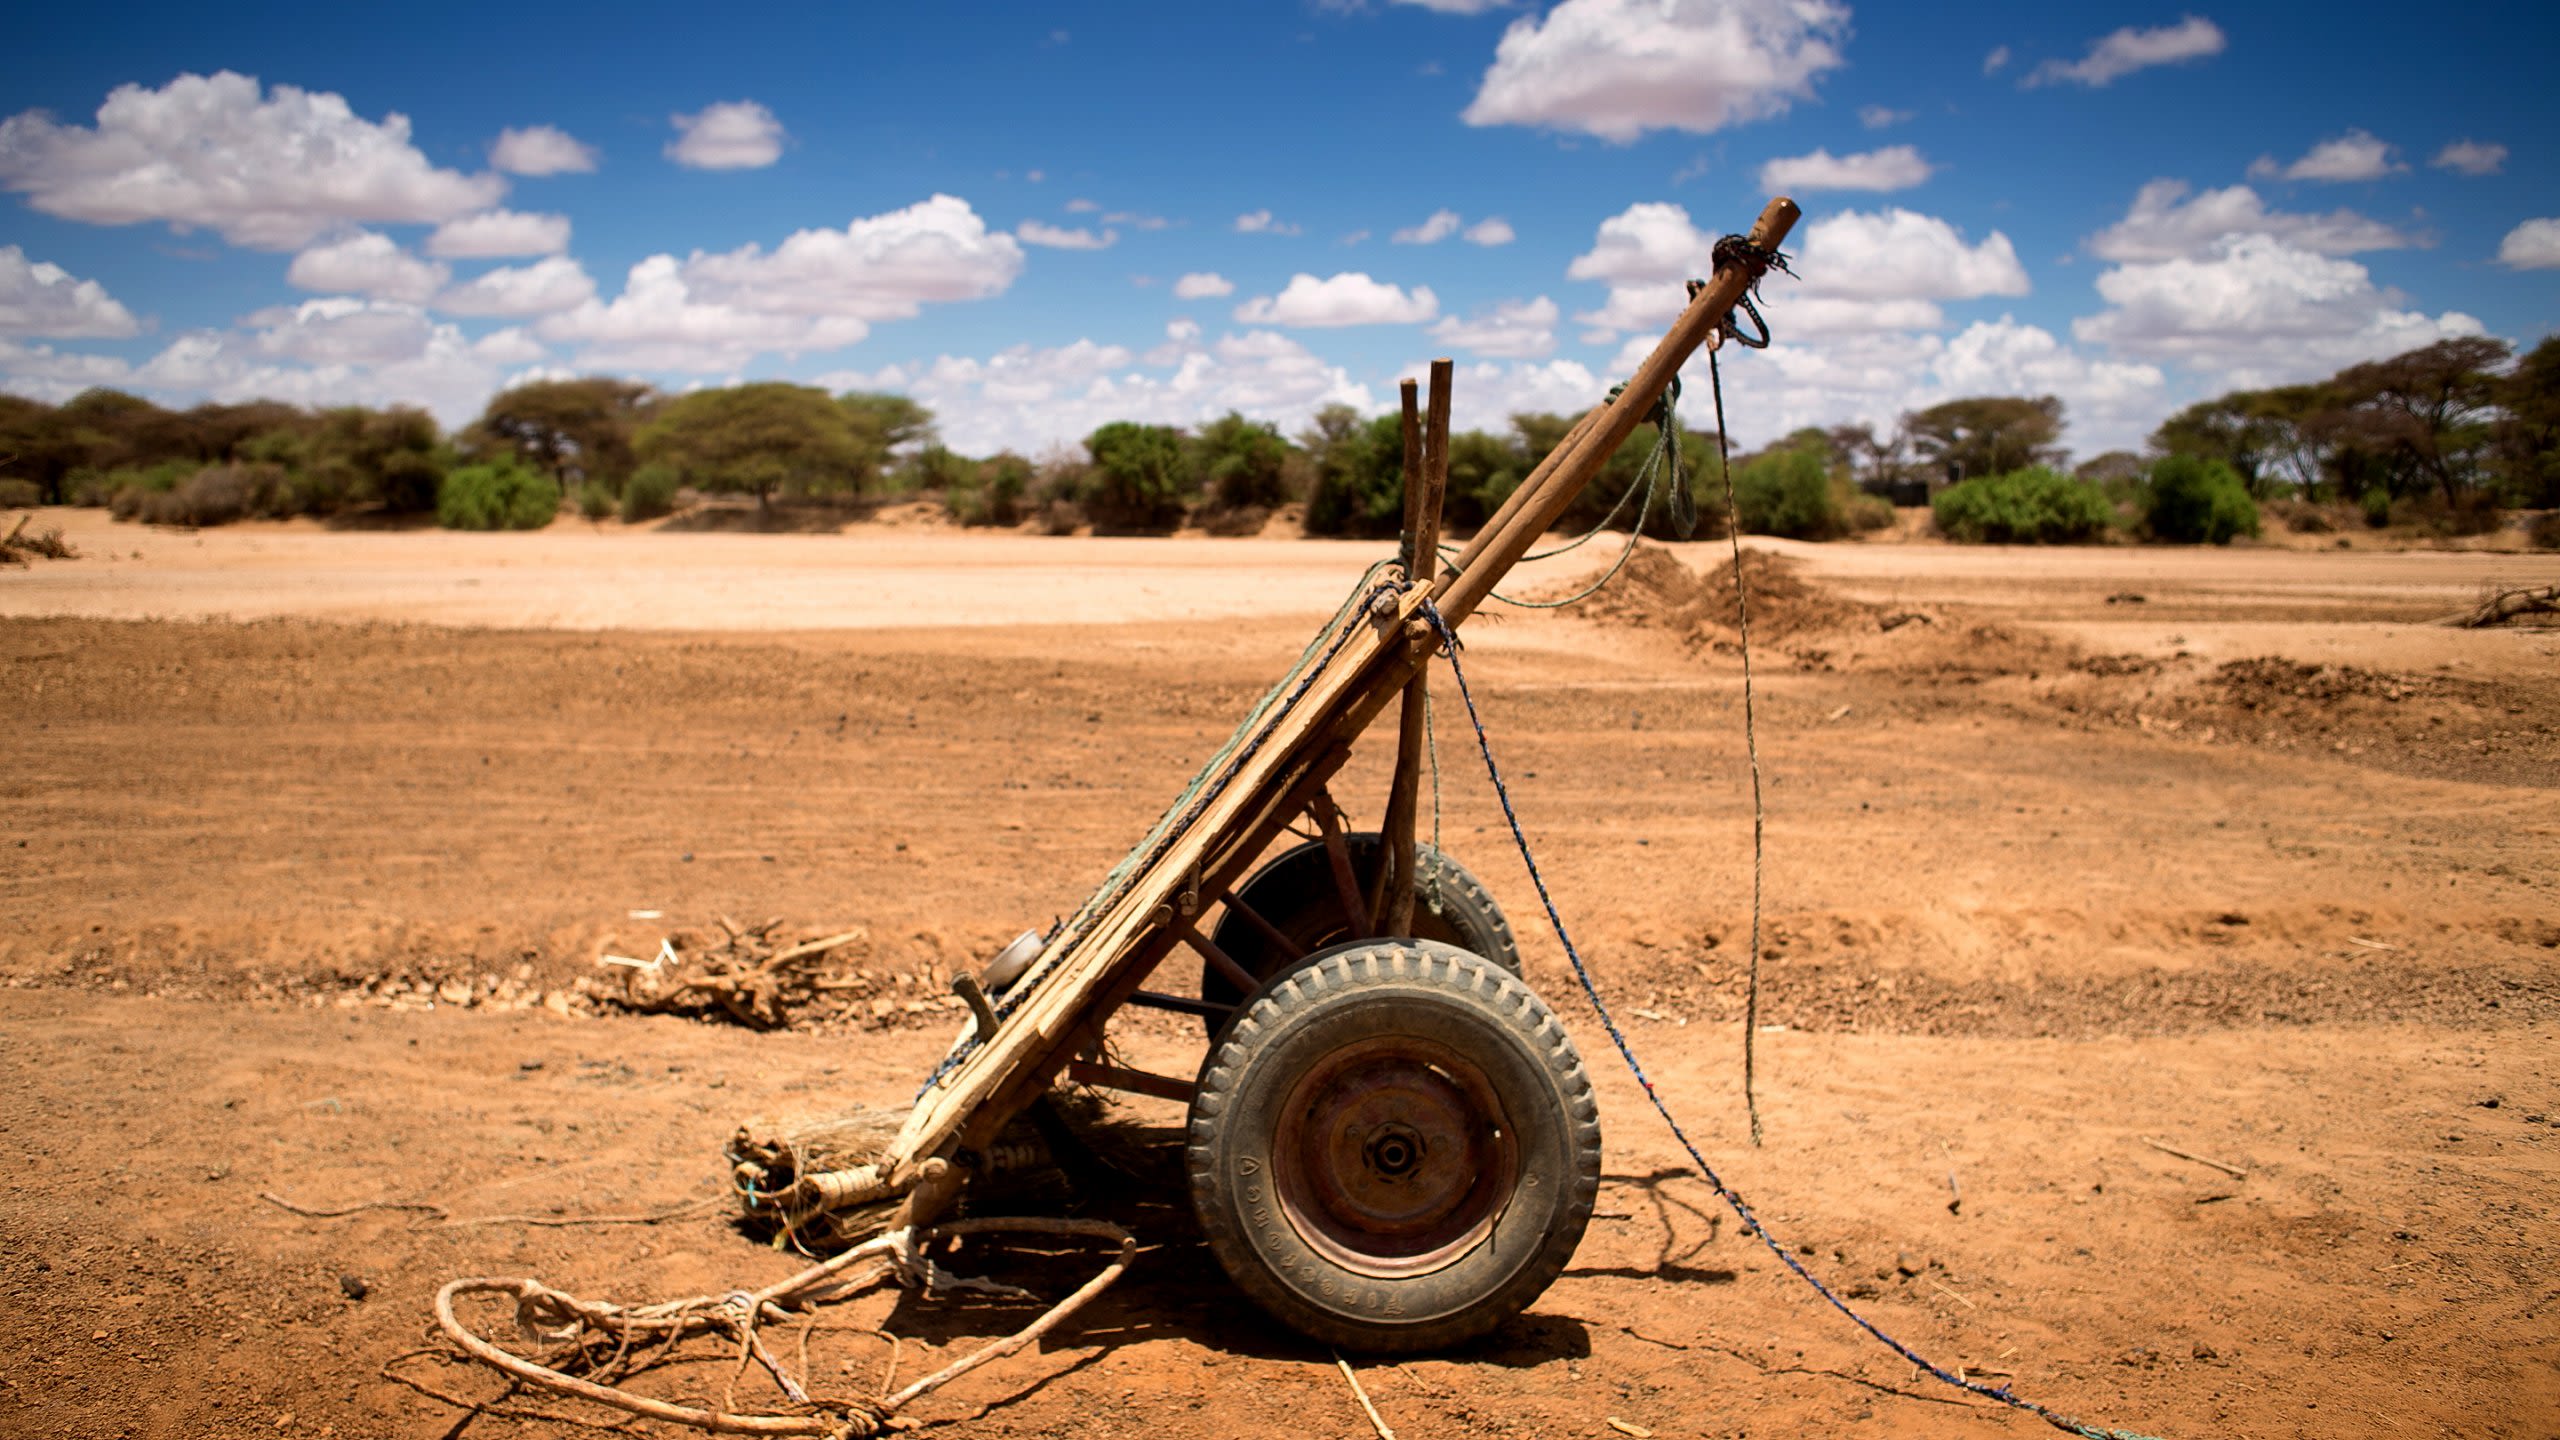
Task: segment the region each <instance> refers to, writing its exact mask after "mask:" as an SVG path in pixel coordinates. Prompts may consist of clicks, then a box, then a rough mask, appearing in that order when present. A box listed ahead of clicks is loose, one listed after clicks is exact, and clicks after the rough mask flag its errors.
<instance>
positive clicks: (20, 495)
mask: <svg viewBox="0 0 2560 1440" xmlns="http://www.w3.org/2000/svg"><path fill="white" fill-rule="evenodd" d="M43 503H44V487H43V486H41V485H38V484H37V483H36V482H34V481H33V480H0V506H6V507H10V508H14V509H19V510H32V509H34V508H35V507H36V506H38V505H41V504H43Z"/></svg>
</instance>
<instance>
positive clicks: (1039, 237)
mask: <svg viewBox="0 0 2560 1440" xmlns="http://www.w3.org/2000/svg"><path fill="white" fill-rule="evenodd" d="M1013 233H1014V236H1015V238H1017V239H1019V240H1021V241H1022V243H1023V244H1025V245H1046V246H1048V247H1049V248H1050V249H1052V250H1108V249H1110V248H1111V247H1112V246H1113V245H1116V244H1118V243H1119V241H1120V232H1119V231H1117V230H1103V231H1099V232H1097V231H1093V230H1087V229H1085V228H1083V227H1082V226H1066V225H1044V224H1042V223H1041V222H1039V221H1037V220H1025V221H1023V222H1022V223H1021V224H1019V225H1016V226H1015V227H1013Z"/></svg>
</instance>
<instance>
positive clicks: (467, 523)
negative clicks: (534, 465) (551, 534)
mask: <svg viewBox="0 0 2560 1440" xmlns="http://www.w3.org/2000/svg"><path fill="white" fill-rule="evenodd" d="M559 513H560V486H559V485H558V483H557V482H555V481H553V480H552V478H551V477H550V476H548V475H545V474H543V473H542V472H540V471H538V470H533V469H529V468H527V467H526V465H525V464H524V462H523V461H521V460H518V459H516V458H515V457H514V456H512V455H509V456H504V457H501V458H499V459H496V460H492V461H488V462H486V463H483V464H479V465H465V466H463V467H461V468H460V469H457V470H454V471H452V472H451V473H449V474H447V475H446V476H445V477H444V485H443V487H442V488H440V489H439V490H437V492H436V523H437V524H439V525H441V526H443V527H444V528H446V529H447V530H539V529H541V528H542V527H543V526H545V525H548V524H550V523H551V522H552V520H553V519H554V518H555V517H556V516H558V515H559Z"/></svg>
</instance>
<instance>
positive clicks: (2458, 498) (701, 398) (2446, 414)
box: [0, 339, 2560, 541]
mask: <svg viewBox="0 0 2560 1440" xmlns="http://www.w3.org/2000/svg"><path fill="white" fill-rule="evenodd" d="M2511 360H2512V356H2511V352H2510V350H2509V348H2508V347H2507V346H2506V345H2505V344H2504V343H2503V342H2501V341H2496V340H2487V339H2471V340H2451V341H2445V342H2442V343H2439V344H2436V345H2431V346H2428V347H2426V348H2425V349H2422V350H2415V351H2411V352H2409V353H2408V354H2405V355H2400V356H2396V357H2394V358H2392V359H2389V360H2382V361H2376V362H2373V363H2371V364H2366V365H2358V366H2354V367H2351V368H2349V369H2346V370H2343V371H2340V372H2339V373H2338V374H2337V375H2335V376H2333V377H2331V378H2330V379H2328V380H2326V381H2323V382H2321V383H2319V384H2316V385H2297V386H2287V387H2282V388H2278V389H2272V390H2259V391H2236V392H2233V393H2232V394H2229V395H2225V396H2222V397H2220V398H2219V399H2215V400H2211V401H2207V402H2204V403H2202V404H2199V405H2195V406H2191V407H2189V408H2188V409H2186V410H2184V411H2181V412H2179V413H2178V414H2177V415H2175V416H2172V417H2171V418H2170V419H2169V420H2168V421H2167V422H2166V423H2164V424H2163V425H2162V426H2161V427H2160V428H2159V430H2158V431H2157V432H2155V433H2154V434H2153V436H2152V437H2151V442H2150V450H2151V453H2150V454H2149V455H2147V456H2144V455H2136V454H2133V453H2131V452H2128V451H2113V452H2109V453H2108V454H2105V455H2101V456H2098V457H2096V458H2095V459H2093V460H2090V461H2088V462H2086V463H2084V464H2081V465H2080V466H2078V467H2077V468H2076V469H2074V470H2071V471H2070V472H2068V473H2065V472H2064V471H2063V470H2062V469H2061V468H2060V467H2061V466H2062V465H2063V464H2064V463H2065V452H2064V451H2063V450H2062V448H2061V446H2060V444H2059V442H2060V440H2061V436H2062V432H2063V427H2064V416H2063V407H2062V403H2061V401H2060V400H2058V399H2056V398H2054V397H2052V396H2034V397H2029V396H1976V397H1970V398H1966V399H1960V400H1953V401H1949V402H1947V403H1945V404H1942V405H1936V406H1932V407H1930V408H1928V409H1925V410H1918V411H1914V412H1912V413H1910V414H1907V415H1904V416H1903V417H1901V420H1900V423H1899V424H1898V425H1896V426H1895V427H1894V428H1893V429H1892V430H1891V431H1889V432H1886V433H1881V434H1880V433H1878V431H1877V430H1876V429H1875V427H1872V426H1868V425H1844V426H1836V427H1833V428H1830V429H1827V430H1826V429H1805V430H1799V431H1797V432H1796V433H1794V434H1792V435H1789V436H1787V437H1786V438H1785V439H1783V440H1781V441H1779V442H1778V443H1776V444H1774V445H1771V446H1769V447H1766V448H1765V449H1762V450H1760V451H1758V452H1756V453H1754V454H1750V455H1745V456H1738V457H1736V460H1735V468H1734V475H1733V480H1734V487H1733V488H1734V492H1735V496H1736V500H1737V509H1738V511H1739V514H1740V518H1741V521H1742V524H1743V527H1744V528H1745V529H1746V530H1748V531H1751V532H1753V533H1762V534H1776V535H1787V536H1797V537H1802V538H1809V539H1821V538H1829V537H1832V536H1838V535H1845V534H1850V533H1854V532H1856V531H1858V530H1862V529H1869V528H1875V527H1880V526H1883V525H1887V524H1890V523H1891V522H1892V510H1891V508H1890V505H1889V504H1888V503H1887V502H1888V501H1891V502H1893V503H1900V504H1918V503H1922V502H1924V501H1925V502H1928V503H1931V504H1932V505H1933V506H1934V507H1935V511H1936V516H1937V521H1938V524H1939V526H1940V528H1941V529H1943V530H1945V531H1947V532H1948V533H1949V534H1951V535H1955V536H1957V537H1958V538H1964V539H1988V540H2010V541H2035V540H2048V541H2049V540H2080V539H2090V538H2095V537H2097V536H2100V535H2104V534H2108V533H2129V534H2137V535H2147V536H2150V537H2152V538H2160V539H2176V540H2227V539H2229V538H2231V537H2232V536H2234V535H2239V534H2251V533H2255V532H2256V531H2257V529H2258V526H2259V523H2260V522H2259V515H2258V507H2259V504H2260V503H2261V502H2264V501H2270V500H2281V501H2284V502H2286V503H2287V504H2288V505H2290V506H2293V507H2295V508H2296V509H2297V510H2301V509H2303V508H2304V507H2310V508H2318V507H2321V506H2324V505H2325V506H2328V507H2330V508H2338V507H2340V506H2352V507H2354V509H2355V510H2356V511H2358V512H2360V513H2361V515H2362V517H2363V518H2364V519H2365V520H2366V521H2367V522H2369V523H2372V524H2375V525H2381V524H2386V523H2392V522H2394V521H2414V522H2417V523H2422V524H2428V525H2431V526H2433V527H2435V528H2438V529H2444V530H2448V531H2456V532H2458V531H2465V530H2477V529H2483V528H2487V527H2489V526H2493V525H2495V524H2496V523H2498V520H2499V516H2500V514H2501V512H2502V511H2503V510H2504V509H2505V508H2508V507H2517V506H2522V507H2541V508H2548V507H2553V506H2555V505H2560V339H2553V340H2545V341H2544V342H2542V344H2540V345H2539V346H2537V347H2536V348H2535V349H2534V350H2533V351H2531V352H2530V353H2529V354H2527V355H2525V356H2524V357H2523V358H2522V359H2521V360H2520V361H2513V363H2510V362H2511ZM1572 423H1573V422H1572V418H1571V417H1568V416H1561V415H1547V414H1521V415H1514V416H1513V417H1511V423H1510V426H1509V428H1507V429H1506V430H1504V431H1502V432H1501V433H1498V434H1496V433H1488V432H1485V431H1481V430H1470V431H1465V432H1461V433H1459V434H1455V435H1452V436H1451V437H1450V444H1449V488H1448V506H1449V523H1450V525H1451V526H1452V528H1454V529H1456V530H1459V531H1465V530H1468V529H1471V528H1473V527H1475V526H1477V525H1479V524H1481V523H1482V522H1483V521H1484V520H1485V519H1486V518H1487V517H1488V516H1490V515H1491V514H1492V513H1493V511H1494V510H1495V509H1497V508H1498V507H1499V506H1500V505H1501V504H1502V502H1503V500H1504V498H1505V497H1507V496H1508V495H1509V494H1510V493H1511V491H1512V489H1513V488H1514V487H1516V486H1517V485H1518V484H1519V483H1520V482H1521V480H1522V479H1524V478H1525V477H1526V476H1527V475H1528V474H1529V473H1530V472H1531V471H1532V470H1534V469H1535V468H1536V467H1537V465H1538V463H1539V462H1540V461H1541V460H1543V459H1544V458H1545V457H1546V456H1547V454H1548V453H1549V452H1550V451H1552V450H1553V449H1554V448H1555V447H1556V446H1557V445H1558V444H1559V443H1561V442H1562V440H1563V439H1564V436H1565V435H1566V433H1567V432H1568V431H1570V430H1571V428H1572ZM1676 438H1677V444H1676V447H1675V446H1673V445H1670V444H1667V443H1666V442H1665V440H1664V437H1663V436H1662V434H1661V433H1660V432H1659V431H1657V429H1656V428H1655V426H1654V425H1653V424H1651V423H1647V424H1645V425H1643V426H1640V427H1639V428H1638V429H1637V431H1636V432H1635V434H1634V435H1633V436H1632V437H1631V438H1630V439H1629V440H1628V442H1627V443H1626V444H1625V445H1624V446H1622V447H1621V448H1620V449H1619V451H1618V453H1617V454H1616V455H1615V456H1614V457H1612V459H1611V460H1610V462H1609V466H1608V468H1607V470H1606V471H1605V472H1604V473H1603V475H1602V476H1601V477H1600V479H1599V480H1598V481H1597V482H1596V483H1594V484H1593V485H1592V486H1590V487H1589V488H1588V489H1587V490H1586V491H1585V492H1584V494H1583V496H1582V498H1581V500H1580V501H1579V502H1578V504H1577V506H1576V508H1575V510H1574V511H1572V512H1569V513H1568V514H1567V515H1566V516H1565V517H1564V519H1563V520H1562V522H1561V524H1562V525H1563V526H1565V527H1567V528H1587V527H1589V526H1592V525H1596V524H1603V523H1607V524H1613V525H1616V526H1619V527H1622V528H1623V527H1628V526H1633V525H1636V524H1639V523H1641V524H1642V525H1643V526H1644V528H1645V529H1646V530H1647V532H1648V533H1652V534H1657V535H1663V534H1670V533H1673V531H1674V528H1675V526H1676V524H1677V520H1678V518H1679V517H1680V516H1681V515H1682V514H1683V512H1684V511H1689V510H1694V511H1695V512H1696V513H1697V514H1698V515H1700V516H1701V517H1703V518H1702V521H1701V528H1700V531H1699V533H1708V534H1714V533H1721V530H1720V519H1721V516H1722V514H1723V505H1724V483H1723V481H1724V476H1723V472H1722V470H1721V468H1720V466H1719V462H1718V459H1717V450H1716V445H1715V436H1714V435H1713V433H1712V432H1709V431H1689V430H1685V427H1683V432H1682V433H1678V434H1677V436H1676ZM1674 449H1676V452H1677V454H1676V470H1677V480H1676V484H1677V485H1678V486H1680V487H1681V488H1683V489H1685V490H1686V492H1687V499H1688V501H1689V502H1690V503H1689V504H1688V505H1687V506H1683V505H1681V504H1679V503H1677V502H1678V501H1679V499H1680V498H1681V497H1680V496H1678V495H1676V494H1674V493H1673V492H1672V490H1671V489H1670V488H1669V487H1670V485H1671V484H1672V483H1675V482H1672V481H1671V480H1670V479H1669V478H1668V477H1670V476H1671V475H1672V474H1673V472H1674V469H1675V457H1674V456H1673V455H1672V454H1671V453H1669V452H1671V451H1672V450H1674ZM1403 453H1404V451H1403V440H1402V434H1401V430H1400V426H1399V422H1398V420H1397V418H1396V417H1395V416H1393V415H1383V416H1377V417H1363V416H1362V415H1361V414H1360V413H1359V412H1358V411H1356V410H1354V409H1352V408H1350V407H1348V406H1341V405H1336V406H1329V407H1327V408H1325V409H1324V410H1322V411H1319V412H1318V413H1317V414H1316V415H1315V417H1314V418H1313V419H1312V421H1310V422H1309V424H1308V425H1307V426H1306V427H1305V428H1304V429H1303V430H1301V431H1300V432H1299V433H1298V434H1296V435H1294V436H1290V435H1284V434H1282V433H1281V432H1280V430H1279V429H1278V428H1277V427H1276V426H1273V425H1270V424H1267V423H1264V422H1261V421H1255V420H1249V419H1247V418H1245V417H1244V416H1243V415H1241V414H1234V413H1230V414H1229V415H1227V416H1225V417H1224V418H1222V419H1218V420H1215V421H1211V422H1209V423H1207V424H1204V425H1201V426H1198V427H1197V428H1192V429H1186V428H1182V427H1176V426H1169V425H1152V424H1143V423H1139V422H1135V421H1115V422H1113V423H1111V424H1107V425H1104V426H1102V427H1101V428H1100V429H1097V430H1095V431H1094V432H1093V433H1092V434H1091V435H1089V436H1087V437H1086V438H1085V441H1084V444H1083V447H1082V453H1081V454H1066V455H1058V456H1051V457H1046V458H1043V459H1041V460H1038V461H1034V460H1032V459H1030V458H1027V457H1024V456H1021V455H1017V454H1013V453H1010V452H1008V453H1002V454H997V455H993V456H988V457H984V458H975V457H970V456H966V455H962V454H959V453H958V452H956V451H953V450H952V449H950V448H949V447H947V446H945V445H944V444H942V443H941V441H940V438H939V436H938V434H937V432H936V429H935V424H934V416H933V414H932V412H931V411H929V410H927V409H926V408H925V407H924V406H923V405H921V404H919V403H918V402H916V401H915V400H914V399H912V398H910V397H907V396H903V395H889V394H870V393H862V392H854V393H848V394H843V395H829V394H827V393H826V392H824V391H822V390H818V389H815V388H812V387H808V386H802V385H793V384H789V383H786V382H780V381H762V382H757V383H753V384H745V385H733V386H728V387H724V388H720V389H710V390H697V391H691V392H688V393H685V394H682V395H673V396H670V395H663V394H660V393H659V392H657V391H656V390H654V389H652V388H651V387H649V386H647V385H644V384H641V383H638V382H635V381H629V380H620V379H613V378H607V377H593V378H586V379H576V380H545V381H536V382H532V383H529V384H525V385H520V386H517V387H515V388H513V389H510V390H507V391H504V392H501V393H500V394H498V395H496V396H494V397H492V398H491V400H490V401H489V403H488V407H487V408H486V409H485V410H484V411H483V412H482V413H481V415H480V417H479V418H478V419H476V420H474V421H473V422H472V423H470V424H469V425H467V426H464V427H463V428H462V429H461V430H459V431H457V432H455V433H453V434H450V435H447V434H445V433H444V432H443V431H442V430H440V429H439V427H438V426H437V425H436V423H435V422H434V420H433V419H432V418H431V417H429V416H428V415H427V414H426V413H425V412H423V411H420V410H414V409H406V408H398V407H395V408H391V409H384V410H374V409H367V408H363V407H353V406H349V407H337V408H331V409H323V410H307V409H302V408H299V407H295V406H291V405H284V404H278V403H274V402H269V401H253V402H250V403H246V404H236V405H230V404H204V405H198V406H196V407H194V408H192V409H189V410H182V411H181V410H167V409H163V408H161V407H160V406H158V405H155V404H153V403H151V402H150V401H148V400H145V399H142V398H140V397H138V396H134V395H129V394H125V393H123V392H120V391H115V390H105V389H99V390H91V391H88V392H85V393H83V394H81V395H79V396H78V397H76V398H74V399H72V400H71V401H69V402H67V403H65V404H62V405H58V406H56V405H46V404H41V403H39V402H36V401H32V400H25V399H20V398H16V397H11V396H0V504H14V505H32V504H73V505H103V506H108V507H111V508H112V509H113V510H114V512H115V513H116V515H117V516H119V517H120V518H139V519H143V520H146V521H152V522H158V523H173V524H192V525H208V524H219V523H222V522H224V521H227V520H233V519H239V518H242V517H246V516H274V517H281V516H293V515H315V516H324V517H327V516H349V515H356V514H364V513H374V514H382V515H389V516H400V515H410V514H414V515H422V516H423V515H427V514H433V515H434V516H435V517H436V518H437V520H438V521H439V522H440V523H443V524H445V525H448V526H454V527H457V528H471V529H488V528H525V527H532V526H539V525H543V524H547V523H549V522H550V521H551V520H552V519H553V518H554V517H555V516H556V515H557V514H558V513H559V512H560V510H561V509H562V508H563V506H564V505H565V506H568V507H572V508H574V509H575V510H576V511H577V512H579V513H581V514H584V515H586V516H588V517H590V518H595V519H602V518H605V517H607V516H611V515H619V516H620V517H621V518H623V519H624V520H626V521H641V520H647V519H651V518H654V517H656V516H660V515H664V514H667V513H669V512H670V511H671V510H672V509H673V508H674V507H675V506H676V505H677V504H678V501H679V496H680V492H684V491H692V492H696V493H698V494H703V495H723V494H726V495H740V496H744V495H752V496H754V497H755V499H756V502H757V505H758V507H759V509H760V510H765V511H769V510H770V509H771V507H773V506H775V505H777V504H781V505H838V506H843V505H869V504H876V503H879V502H883V501H890V500H903V499H928V500H935V501H938V502H939V503H940V504H942V505H943V506H944V507H946V508H947V509H948V511H949V512H950V514H951V516H952V518H953V519H955V520H957V521H959V522H960V523H962V524H968V525H1002V526H1013V525H1024V524H1030V525H1034V526H1037V527H1038V528H1041V529H1045V530H1051V531H1059V532H1063V531H1067V530H1073V529H1079V528H1083V527H1085V526H1092V527H1094V528H1095V529H1098V530H1102V531H1106V532H1120V533H1148V532H1163V531H1170V530H1173V529H1176V528H1179V527H1182V526H1186V525H1188V526H1197V527H1201V528H1205V529H1208V530H1211V531H1217V532H1225V533H1241V532H1247V531H1252V530H1256V529H1259V528H1260V527H1261V525H1262V524H1263V522H1264V521H1265V520H1266V519H1267V518H1268V517H1269V516H1270V515H1271V514H1272V513H1273V512H1274V511H1275V510H1277V509H1279V508H1281V507H1283V506H1290V505H1296V506H1300V507H1303V513H1304V518H1305V527H1306V529H1307V530H1308V531H1309V532H1311V533H1314V534H1321V535H1355V536H1360V535H1385V534H1390V533H1392V532H1393V531H1394V529H1395V528H1396V525H1397V523H1398V520H1399V517H1400V515H1401V512H1402V485H1403V482H1402V470H1403ZM1648 467H1651V468H1650V469H1649V468H1648ZM1647 475H1653V476H1655V477H1657V478H1656V480H1655V481H1654V483H1653V484H1652V485H1650V486H1640V481H1641V480H1642V479H1643V477H1646V476H1647Z"/></svg>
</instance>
